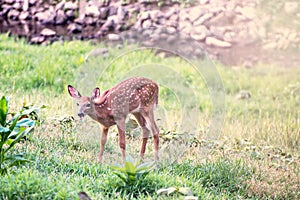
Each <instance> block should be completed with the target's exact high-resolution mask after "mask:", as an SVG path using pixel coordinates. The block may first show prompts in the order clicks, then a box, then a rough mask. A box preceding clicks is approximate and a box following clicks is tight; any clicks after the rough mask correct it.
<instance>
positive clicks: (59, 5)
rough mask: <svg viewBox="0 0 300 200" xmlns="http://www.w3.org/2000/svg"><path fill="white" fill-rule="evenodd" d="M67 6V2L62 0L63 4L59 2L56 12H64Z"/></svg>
mask: <svg viewBox="0 0 300 200" xmlns="http://www.w3.org/2000/svg"><path fill="white" fill-rule="evenodd" d="M65 4H66V1H65V0H62V1H61V2H59V3H58V4H56V6H55V10H56V11H58V10H63V9H64V6H65Z"/></svg>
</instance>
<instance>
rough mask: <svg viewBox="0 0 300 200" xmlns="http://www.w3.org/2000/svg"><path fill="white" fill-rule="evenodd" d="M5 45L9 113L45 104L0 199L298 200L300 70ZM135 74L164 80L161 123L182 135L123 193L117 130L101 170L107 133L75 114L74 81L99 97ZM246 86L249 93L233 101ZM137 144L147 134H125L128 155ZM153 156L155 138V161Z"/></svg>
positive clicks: (0, 49) (1, 54)
mask: <svg viewBox="0 0 300 200" xmlns="http://www.w3.org/2000/svg"><path fill="white" fill-rule="evenodd" d="M0 40H1V43H0V71H1V76H0V82H1V84H0V96H2V95H5V96H9V97H10V103H11V109H12V110H18V109H19V108H20V107H22V104H23V103H24V102H25V103H26V104H34V105H46V106H47V108H46V109H44V110H43V111H42V112H41V113H40V115H39V116H40V123H39V124H38V125H37V127H36V128H35V131H34V133H33V134H32V135H31V136H30V137H29V138H28V140H26V141H24V142H23V143H21V144H20V145H18V148H17V149H16V151H18V152H22V153H25V154H26V157H27V158H28V159H30V160H32V162H30V163H28V164H26V165H25V166H23V167H20V168H14V169H13V170H12V173H10V174H8V175H5V176H3V177H1V179H0V199H76V198H77V193H78V192H80V191H85V192H87V193H88V194H89V195H90V196H91V197H92V198H93V199H118V198H121V199H134V198H135V199H180V198H183V197H181V196H179V194H174V195H173V196H170V197H168V196H164V195H157V194H156V192H157V190H158V189H160V188H169V187H173V186H174V187H189V188H191V190H192V192H193V194H194V195H195V196H198V197H199V199H299V197H300V191H299V185H300V181H299V180H300V177H299V166H300V163H299V150H300V149H299V143H300V133H299V130H300V126H299V125H300V121H299V115H300V113H299V110H300V109H299V108H300V104H299V102H300V101H299V100H300V82H299V74H300V69H299V68H283V67H280V66H272V65H266V64H258V65H257V66H255V67H253V68H251V69H246V68H243V67H237V68H229V67H224V66H222V65H221V64H216V65H214V64H212V63H211V62H210V61H209V60H204V61H195V60H191V62H188V61H186V60H184V59H180V58H178V57H177V58H176V57H168V58H162V57H160V56H156V55H155V53H153V52H152V51H151V50H149V49H138V47H137V46H129V45H125V46H124V48H122V49H116V48H114V47H110V46H107V48H108V50H109V55H108V56H107V57H102V56H93V55H91V56H89V57H88V58H86V56H87V55H88V54H89V52H90V51H91V50H92V49H94V48H96V47H97V48H99V46H96V45H94V44H91V43H90V42H82V41H81V42H80V41H73V42H62V43H59V42H58V43H54V44H52V45H49V46H31V45H28V44H26V43H25V42H24V41H23V40H16V39H14V38H10V37H8V36H7V35H0ZM103 47H104V45H100V48H103ZM120 55H122V56H120ZM195 67H196V68H195ZM134 75H143V76H147V77H150V78H153V79H154V80H156V81H157V82H158V83H159V85H160V94H159V107H158V109H157V111H156V112H155V115H156V118H157V119H160V120H158V121H157V123H158V125H159V128H160V129H161V132H162V133H165V134H169V136H170V138H173V139H170V140H167V139H163V138H161V140H160V141H161V142H160V144H161V146H160V164H159V165H158V166H157V168H156V169H155V170H154V171H152V172H150V173H149V174H148V175H147V176H146V177H145V179H142V180H139V181H137V182H136V183H134V184H132V185H130V186H126V185H124V183H123V182H122V181H121V180H120V179H118V177H117V176H115V175H114V174H113V172H112V171H111V169H110V167H109V166H110V165H113V164H114V163H116V162H117V163H120V161H121V154H120V151H119V148H118V145H117V144H118V143H117V140H118V137H117V135H116V129H115V128H112V129H111V130H110V134H109V138H108V142H107V145H106V149H105V156H104V160H105V162H104V164H103V165H99V164H98V163H97V156H98V153H99V140H100V128H99V126H98V125H97V124H96V123H95V122H93V121H92V120H90V119H88V118H87V119H85V121H84V122H79V121H78V120H77V118H76V116H75V118H76V119H75V120H74V119H73V118H71V117H70V116H74V115H75V110H76V107H75V106H74V105H73V103H72V99H71V97H69V95H68V93H67V91H66V85H67V84H72V85H73V86H75V87H76V88H78V89H79V90H80V91H81V93H82V94H84V95H90V93H91V91H92V89H93V88H94V87H96V86H99V87H100V89H101V91H102V92H103V91H105V90H106V89H108V88H110V87H112V86H113V85H114V84H116V83H118V82H119V81H120V80H123V79H124V78H126V77H130V76H134ZM241 90H247V91H249V92H250V93H251V98H250V99H238V98H236V96H237V94H238V93H239V92H240V91H241ZM222 94H224V97H225V98H224V99H223V96H222ZM213 95H216V96H217V97H220V98H216V99H218V100H219V102H218V101H215V100H216V99H215V100H214V98H213ZM218 95H219V96H218ZM222 106H223V107H222ZM222 116H223V117H224V118H223V117H222ZM214 117H216V118H214ZM217 117H220V118H217ZM214 119H216V121H214ZM218 120H219V122H218ZM211 122H213V123H212V125H210V123H211ZM214 122H218V123H219V125H220V126H221V127H220V128H221V129H214V128H215V127H214V125H215V124H214ZM181 125H184V126H181ZM140 146H141V141H140V130H139V129H134V127H132V128H131V129H128V133H127V153H128V154H129V155H131V156H133V157H134V158H135V157H137V155H138V152H139V148H140ZM152 153H153V144H152V141H150V142H149V145H148V146H147V151H146V158H145V160H146V161H151V160H152V159H153V155H152Z"/></svg>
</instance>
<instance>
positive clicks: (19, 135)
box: [0, 96, 37, 174]
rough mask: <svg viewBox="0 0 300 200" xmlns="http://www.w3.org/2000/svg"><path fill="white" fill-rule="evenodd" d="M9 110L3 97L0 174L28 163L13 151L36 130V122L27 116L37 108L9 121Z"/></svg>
mask: <svg viewBox="0 0 300 200" xmlns="http://www.w3.org/2000/svg"><path fill="white" fill-rule="evenodd" d="M8 110H9V104H8V100H7V99H6V98H5V97H4V96H3V97H2V98H1V100H0V174H5V173H7V172H8V169H9V168H11V167H14V166H18V165H21V164H24V163H25V162H28V160H27V159H25V158H24V157H23V155H22V154H13V153H12V151H13V149H14V147H15V145H16V144H18V143H20V141H21V140H22V139H23V138H25V137H26V136H27V134H28V133H29V132H30V131H31V130H32V129H33V128H34V125H35V121H34V120H32V119H30V118H28V117H26V115H29V114H31V113H33V112H35V111H36V110H37V108H35V107H32V108H28V109H22V110H21V111H20V112H18V113H16V114H15V115H14V116H13V117H12V119H10V120H8V121H7V118H8V114H9V113H8Z"/></svg>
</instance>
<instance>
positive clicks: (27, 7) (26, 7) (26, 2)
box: [22, 0, 29, 12]
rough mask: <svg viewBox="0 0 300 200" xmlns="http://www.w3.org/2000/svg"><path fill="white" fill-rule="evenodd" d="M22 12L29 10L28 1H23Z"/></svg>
mask: <svg viewBox="0 0 300 200" xmlns="http://www.w3.org/2000/svg"><path fill="white" fill-rule="evenodd" d="M22 9H23V11H25V12H26V11H28V9H29V1H28V0H24V3H23V6H22Z"/></svg>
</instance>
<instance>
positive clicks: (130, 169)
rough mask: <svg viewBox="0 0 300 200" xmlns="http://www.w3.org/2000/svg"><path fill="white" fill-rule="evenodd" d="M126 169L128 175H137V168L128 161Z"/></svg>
mask: <svg viewBox="0 0 300 200" xmlns="http://www.w3.org/2000/svg"><path fill="white" fill-rule="evenodd" d="M124 167H125V170H126V172H127V173H128V174H131V175H135V174H136V171H135V166H134V164H133V163H132V162H129V161H126V162H125V166H124Z"/></svg>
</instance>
